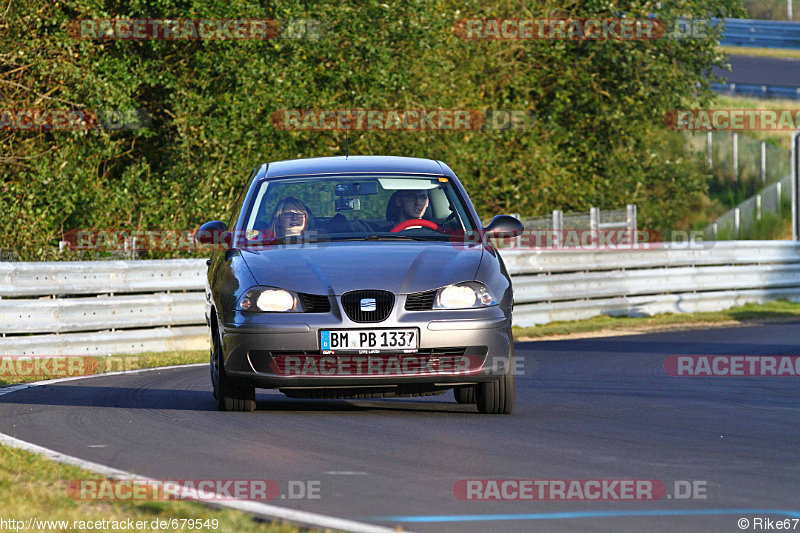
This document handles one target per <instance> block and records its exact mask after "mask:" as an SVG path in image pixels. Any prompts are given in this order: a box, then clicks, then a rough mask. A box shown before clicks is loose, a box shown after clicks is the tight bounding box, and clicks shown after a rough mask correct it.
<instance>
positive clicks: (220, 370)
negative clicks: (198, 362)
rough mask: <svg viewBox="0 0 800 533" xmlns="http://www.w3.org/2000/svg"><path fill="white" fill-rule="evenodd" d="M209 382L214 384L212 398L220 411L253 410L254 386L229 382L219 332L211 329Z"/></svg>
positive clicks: (254, 400)
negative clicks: (242, 385)
mask: <svg viewBox="0 0 800 533" xmlns="http://www.w3.org/2000/svg"><path fill="white" fill-rule="evenodd" d="M211 336H212V348H211V384H212V385H213V386H214V399H215V400H217V408H218V409H219V410H220V411H255V409H256V389H255V387H241V386H238V385H235V384H234V383H232V382H231V379H230V378H229V377H228V375H227V374H226V373H225V366H224V365H223V364H222V343H221V342H220V340H219V333H218V332H216V331H214V330H213V329H212V331H211Z"/></svg>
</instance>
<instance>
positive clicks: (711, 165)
mask: <svg viewBox="0 0 800 533" xmlns="http://www.w3.org/2000/svg"><path fill="white" fill-rule="evenodd" d="M713 139H714V134H713V132H712V131H711V130H709V131H708V133H706V150H707V151H708V168H709V170H710V169H712V168H714V149H713Z"/></svg>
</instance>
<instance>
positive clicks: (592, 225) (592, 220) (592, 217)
mask: <svg viewBox="0 0 800 533" xmlns="http://www.w3.org/2000/svg"><path fill="white" fill-rule="evenodd" d="M589 230H590V231H591V235H592V238H594V239H598V238H599V237H600V236H599V235H598V231H599V230H600V208H599V207H590V208H589Z"/></svg>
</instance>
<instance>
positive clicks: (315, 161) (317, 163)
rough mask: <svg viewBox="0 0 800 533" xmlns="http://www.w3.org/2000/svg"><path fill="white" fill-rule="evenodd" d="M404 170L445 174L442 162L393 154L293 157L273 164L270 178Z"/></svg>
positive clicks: (413, 172)
mask: <svg viewBox="0 0 800 533" xmlns="http://www.w3.org/2000/svg"><path fill="white" fill-rule="evenodd" d="M373 172H374V173H395V172H396V173H403V174H433V175H436V176H444V175H445V174H444V170H443V169H442V167H441V165H439V162H438V161H434V160H432V159H421V158H417V157H398V156H390V155H351V156H349V157H345V156H338V157H313V158H309V159H290V160H287V161H275V162H273V163H270V164H269V167H268V168H267V174H266V176H265V177H266V178H267V179H269V178H277V177H284V176H299V175H305V174H342V173H348V174H350V173H373Z"/></svg>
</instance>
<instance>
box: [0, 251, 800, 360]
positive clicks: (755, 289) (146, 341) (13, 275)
mask: <svg viewBox="0 0 800 533" xmlns="http://www.w3.org/2000/svg"><path fill="white" fill-rule="evenodd" d="M651 246H652V245H651ZM502 256H503V259H504V261H505V263H506V267H507V268H508V270H509V273H510V274H511V276H512V279H513V282H514V291H515V292H514V298H515V308H514V324H515V325H517V326H532V325H537V324H545V323H547V322H552V321H557V320H577V319H584V318H590V317H592V316H597V315H601V314H606V315H627V316H649V315H653V314H657V313H666V312H672V313H683V312H696V311H711V310H720V309H726V308H729V307H732V306H735V305H741V304H744V303H750V302H754V303H758V302H765V301H768V300H773V299H789V300H794V301H800V242H794V241H719V242H706V243H682V244H676V243H671V244H664V245H662V246H661V247H659V248H656V249H652V248H646V247H645V245H639V246H637V245H631V246H630V247H629V248H628V249H616V250H518V249H507V250H502ZM205 268H206V267H205V261H204V260H202V259H199V260H162V261H116V262H107V261H98V262H83V263H77V262H69V263H66V262H65V263H5V264H0V273H2V274H0V291H2V294H3V295H4V296H3V297H2V298H0V333H2V335H3V337H2V338H0V355H105V354H111V353H136V352H145V351H163V350H175V349H207V347H208V332H207V328H206V327H205V325H204V316H203V292H202V288H203V285H204V278H205ZM92 275H96V276H97V277H96V278H84V276H92ZM88 279H93V280H96V285H95V288H94V291H93V292H94V294H102V293H106V292H109V293H110V292H114V293H123V294H122V295H114V296H112V295H110V294H102V295H100V296H94V297H86V296H80V297H77V298H73V297H68V296H66V295H73V294H81V295H85V294H90V293H89V289H88V283H89V282H88ZM9 280H11V281H9ZM15 280H16V281H20V284H19V286H17V284H16V281H15ZM69 280H72V281H73V282H75V283H76V284H77V285H76V286H74V287H70V286H69V283H70V282H69ZM146 280H150V283H151V285H152V286H153V287H155V288H150V289H149V290H150V292H149V293H147V294H136V295H133V294H127V293H132V292H144V290H143V285H145V284H146V283H147V281H146ZM78 289H80V290H78ZM110 289H113V290H110ZM164 290H170V291H172V290H178V291H185V292H178V293H170V294H165V293H163V292H161V291H164ZM153 291H159V292H153ZM53 294H57V295H61V296H62V297H59V298H51V297H49V296H50V295H53ZM8 296H12V298H9V297H8ZM31 296H48V297H47V298H45V299H41V298H37V299H32V298H31ZM154 326H157V327H154ZM101 330H102V331H101ZM44 332H47V333H46V334H39V333H44Z"/></svg>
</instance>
